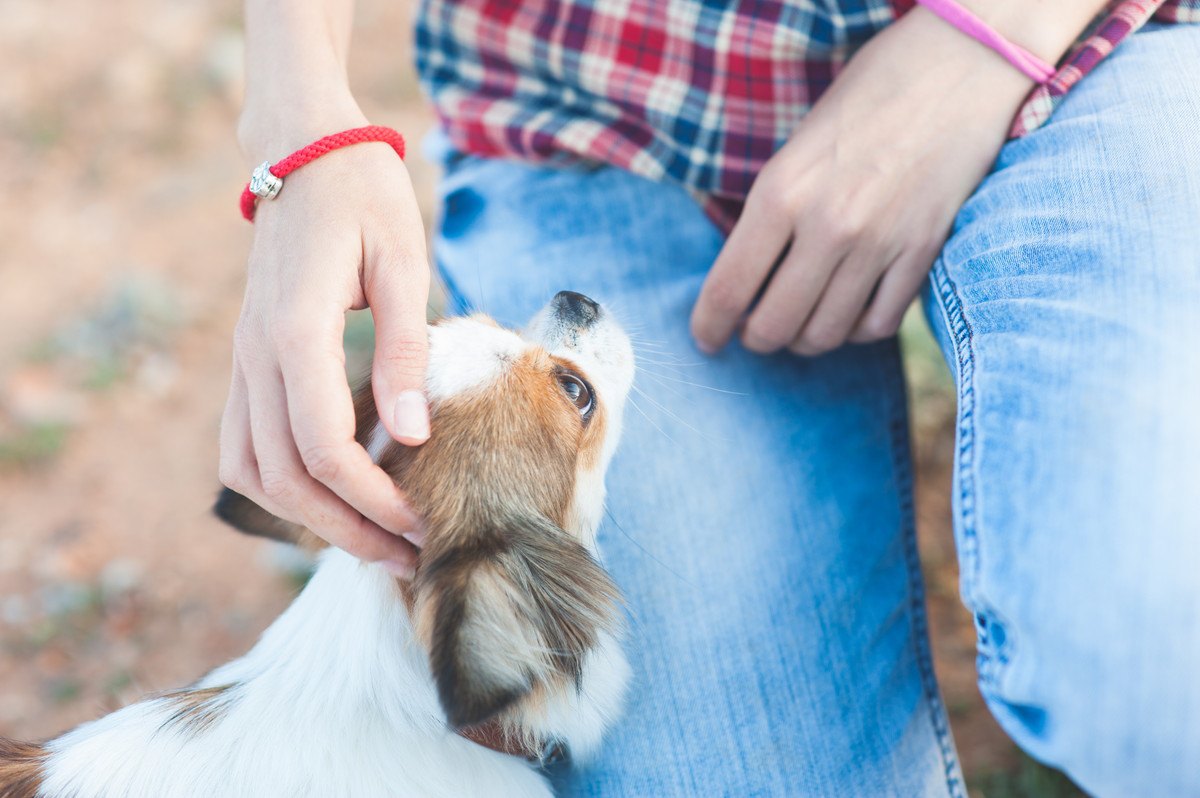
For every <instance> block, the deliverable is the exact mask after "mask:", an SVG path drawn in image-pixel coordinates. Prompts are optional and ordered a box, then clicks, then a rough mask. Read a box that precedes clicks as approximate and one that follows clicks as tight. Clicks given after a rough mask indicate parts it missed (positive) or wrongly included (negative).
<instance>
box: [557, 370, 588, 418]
mask: <svg viewBox="0 0 1200 798" xmlns="http://www.w3.org/2000/svg"><path fill="white" fill-rule="evenodd" d="M558 384H559V385H561V386H562V389H563V391H564V392H565V393H566V394H567V398H568V399H570V400H571V403H572V404H574V405H575V406H576V407H577V408H579V413H580V414H581V415H584V416H586V415H587V414H588V413H590V412H592V390H591V388H589V387H588V384H587V383H586V382H584V381H583V380H581V379H579V378H578V377H576V376H575V375H574V374H559V375H558Z"/></svg>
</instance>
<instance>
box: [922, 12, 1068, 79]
mask: <svg viewBox="0 0 1200 798" xmlns="http://www.w3.org/2000/svg"><path fill="white" fill-rule="evenodd" d="M917 4H918V5H922V6H925V7H926V8H928V9H929V10H930V11H932V12H933V13H935V14H937V15H938V16H939V17H941V18H942V19H944V20H945V21H946V22H948V23H950V24H951V25H953V26H954V27H956V28H958V29H959V30H960V31H962V32H963V33H965V34H967V35H968V36H970V37H971V38H972V39H975V40H976V41H978V42H980V43H982V44H985V45H987V46H988V47H990V48H992V49H993V50H995V51H996V52H997V53H999V54H1000V55H1001V56H1003V57H1004V59H1005V60H1006V61H1008V63H1010V64H1012V65H1013V66H1015V67H1016V68H1017V69H1019V70H1021V72H1022V73H1023V74H1024V75H1025V76H1026V77H1028V78H1029V79H1030V80H1032V81H1034V82H1035V83H1038V84H1042V83H1045V82H1047V81H1048V80H1050V78H1052V77H1054V71H1055V70H1054V66H1053V65H1052V64H1048V63H1046V62H1045V61H1044V60H1042V59H1041V58H1039V57H1038V56H1036V55H1034V54H1033V53H1031V52H1029V51H1028V50H1026V49H1025V48H1024V47H1022V46H1021V45H1019V44H1013V43H1012V42H1010V41H1009V40H1008V39H1006V38H1004V36H1003V35H1001V33H1000V32H999V31H997V30H996V29H995V28H993V27H992V26H991V25H989V24H987V23H986V22H984V21H983V20H982V19H980V18H979V17H977V16H975V15H974V14H972V13H971V12H970V11H968V10H967V9H965V8H963V7H962V6H961V5H959V4H958V3H957V2H955V0H917Z"/></svg>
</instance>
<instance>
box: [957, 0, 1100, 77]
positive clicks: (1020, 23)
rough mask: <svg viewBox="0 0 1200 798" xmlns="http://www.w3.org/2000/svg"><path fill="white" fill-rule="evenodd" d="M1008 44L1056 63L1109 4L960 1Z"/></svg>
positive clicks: (1081, 0) (1079, 0)
mask: <svg viewBox="0 0 1200 798" xmlns="http://www.w3.org/2000/svg"><path fill="white" fill-rule="evenodd" d="M959 2H960V3H961V5H962V6H963V7H964V8H966V9H967V10H969V11H971V12H972V13H973V14H975V15H976V16H978V17H979V18H980V19H982V20H983V21H984V22H986V23H988V24H989V25H991V26H992V27H993V28H995V29H996V30H997V31H999V32H1000V33H1001V34H1002V35H1003V36H1004V37H1005V38H1007V39H1008V40H1009V41H1011V42H1014V43H1016V44H1019V45H1021V46H1022V47H1024V48H1025V49H1026V50H1028V51H1029V52H1031V53H1033V54H1034V55H1037V56H1040V57H1041V58H1043V59H1044V60H1046V61H1047V62H1049V63H1051V64H1054V63H1057V61H1058V60H1059V59H1060V58H1062V55H1063V53H1065V52H1066V51H1067V49H1068V48H1069V47H1070V46H1071V45H1072V44H1073V43H1074V42H1075V40H1076V38H1078V36H1079V34H1080V32H1081V31H1083V30H1084V28H1086V27H1087V25H1088V23H1089V22H1091V21H1092V19H1093V18H1094V17H1095V16H1096V15H1097V14H1099V13H1100V12H1101V11H1102V10H1103V9H1104V6H1105V5H1106V3H1105V1H1104V0H959Z"/></svg>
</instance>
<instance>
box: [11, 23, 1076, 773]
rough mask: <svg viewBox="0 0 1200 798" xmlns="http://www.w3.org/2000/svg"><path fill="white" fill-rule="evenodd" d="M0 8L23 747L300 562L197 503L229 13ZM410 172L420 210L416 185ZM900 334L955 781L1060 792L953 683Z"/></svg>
mask: <svg viewBox="0 0 1200 798" xmlns="http://www.w3.org/2000/svg"><path fill="white" fill-rule="evenodd" d="M359 6H360V8H359V11H358V19H357V32H356V37H355V44H356V47H355V54H354V57H353V62H352V70H351V71H352V80H353V83H354V86H355V89H356V92H357V94H358V96H359V98H360V101H361V102H362V104H363V106H364V108H365V110H366V111H367V114H368V116H369V117H370V118H371V119H372V120H373V121H375V122H376V123H379V124H386V125H392V126H394V127H396V128H398V129H400V130H403V131H405V133H406V135H407V136H408V137H409V139H410V140H411V141H417V140H419V138H420V135H421V133H422V132H423V131H424V130H426V129H428V127H429V125H430V124H431V119H430V116H429V114H428V112H427V111H426V110H425V108H424V106H423V104H422V102H421V98H420V95H419V92H418V90H417V88H416V86H415V82H414V80H413V76H412V71H411V67H410V66H409V64H410V58H409V54H410V45H409V30H410V27H409V20H408V19H407V18H406V16H407V13H408V11H407V10H406V9H407V7H408V4H400V3H388V2H383V0H369V1H367V0H364V1H363V2H360V4H359ZM0 10H2V11H3V18H4V22H3V24H0V164H3V167H4V168H3V169H2V170H0V734H4V735H7V736H14V737H22V738H42V737H46V736H48V735H52V734H54V733H56V732H58V731H61V730H62V729H64V728H66V727H69V726H71V725H73V724H76V723H79V722H81V721H83V720H86V719H89V718H92V717H95V716H96V715H98V714H100V713H102V712H105V711H109V710H112V709H114V708H116V707H118V706H121V705H123V704H124V703H127V702H129V701H131V700H133V699H135V698H137V697H138V696H139V695H141V694H143V693H145V692H147V691H152V690H158V689H163V688H168V687H173V686H178V685H181V684H185V683H187V682H189V681H191V680H193V679H194V678H196V677H197V676H198V675H200V674H201V673H203V672H204V671H206V670H207V669H209V668H211V667H212V666H214V665H216V664H218V663H220V662H223V661H225V660H227V659H229V658H231V657H233V656H235V655H237V654H238V653H240V652H242V651H244V650H245V649H246V648H247V647H249V646H250V645H251V644H252V643H253V641H254V640H255V638H256V637H257V635H258V634H259V633H260V632H261V630H262V629H263V628H264V627H265V626H266V625H267V624H268V623H269V622H270V621H271V620H272V619H273V618H274V617H275V616H276V615H277V614H278V613H279V612H280V610H281V609H282V608H283V607H284V606H285V605H286V604H287V602H288V601H289V599H290V597H291V596H292V595H293V594H294V591H295V589H296V585H297V577H296V574H297V571H298V568H299V566H298V564H297V563H296V561H295V560H294V558H291V557H289V556H288V555H287V553H286V552H284V551H281V550H280V549H278V548H274V547H271V546H270V545H268V544H264V543H261V542H257V541H253V540H250V539H247V538H244V537H241V536H239V535H236V534H233V533H231V532H229V531H227V530H226V529H225V528H223V527H222V526H221V525H220V524H219V523H218V522H217V521H216V520H214V519H213V518H212V517H211V516H210V515H209V513H208V507H209V505H210V503H211V500H212V498H213V496H214V495H215V491H216V488H217V482H216V462H217V425H218V421H219V418H220V413H221V408H222V405H223V402H224V396H225V391H226V387H227V380H228V374H229V347H230V336H231V332H232V329H233V325H234V322H235V319H236V317H237V312H238V307H239V302H240V296H241V289H242V280H243V278H242V271H243V268H244V258H245V253H246V252H247V249H248V245H249V241H250V228H249V226H248V225H246V224H245V223H244V222H243V221H242V220H241V219H240V217H239V216H238V213H237V207H236V200H237V195H238V193H239V191H240V188H241V185H242V183H243V181H244V179H245V175H246V173H247V165H246V164H244V163H243V161H242V159H241V156H240V154H239V152H238V149H237V146H236V142H235V140H234V136H233V130H234V126H235V121H236V115H237V109H238V102H239V97H240V92H241V34H240V12H239V7H238V4H237V3H236V2H231V0H220V1H219V2H213V3H200V2H195V0H166V1H164V0H158V1H157V2H152V0H110V2H106V3H93V2H84V0H59V2H55V3H21V2H7V3H6V2H0ZM412 149H416V148H412ZM410 170H411V171H412V173H413V175H414V181H415V183H416V185H417V188H418V191H419V194H420V196H421V199H422V205H423V210H424V211H425V212H426V215H427V218H429V214H430V211H431V210H432V208H431V196H432V186H433V181H434V179H435V177H436V176H435V174H434V173H433V169H432V167H431V166H429V165H427V164H426V163H424V162H423V161H421V159H420V158H419V157H413V158H411V159H410ZM909 345H910V347H911V348H912V353H911V354H912V357H911V359H910V364H909V370H910V372H911V375H910V376H911V377H912V381H913V394H914V402H915V411H914V427H915V429H916V432H917V445H916V450H917V455H918V463H919V473H920V477H919V500H918V512H919V516H920V528H921V538H922V549H923V558H924V562H925V566H926V571H927V575H928V590H929V599H930V607H931V632H932V635H933V639H934V646H935V651H936V653H937V670H938V673H939V675H940V677H941V684H942V689H943V691H944V694H945V700H946V704H947V706H948V707H949V710H950V713H951V717H952V722H953V725H954V729H955V732H956V734H957V739H958V746H959V751H960V753H961V754H962V757H963V759H964V762H965V764H966V770H967V773H968V777H969V781H970V783H971V785H972V789H973V793H974V794H977V795H988V796H1006V795H1062V794H1069V793H1068V787H1067V786H1066V785H1065V784H1064V783H1063V782H1062V781H1061V780H1060V779H1058V778H1056V777H1055V776H1054V775H1052V774H1050V773H1049V772H1048V771H1045V770H1043V769H1041V768H1039V767H1037V766H1034V765H1033V764H1032V763H1030V762H1029V761H1028V760H1026V759H1024V758H1022V757H1021V756H1020V755H1018V754H1017V752H1016V751H1015V750H1014V748H1013V746H1012V745H1011V744H1010V743H1009V742H1008V741H1007V739H1006V738H1005V737H1004V736H1003V734H1002V733H1001V732H1000V731H999V730H998V729H997V728H996V726H995V724H994V723H993V722H992V720H991V718H990V716H989V715H988V714H987V712H986V711H985V710H984V709H983V707H982V703H981V701H980V699H979V697H978V693H977V691H976V689H975V686H974V639H973V632H972V629H971V623H970V618H969V617H968V615H967V614H966V612H965V611H964V610H963V609H962V607H961V605H960V604H959V603H958V599H957V587H956V584H957V578H956V573H955V562H954V550H953V541H952V536H951V532H950V529H949V499H948V489H949V479H950V477H949V474H950V455H951V444H952V423H953V397H952V395H951V394H950V393H949V392H948V383H947V381H946V376H945V374H944V373H943V372H941V371H940V370H939V366H938V365H937V355H936V353H935V352H933V350H932V349H931V347H930V344H929V342H928V340H927V339H922V338H921V337H920V334H919V333H914V335H913V336H911V341H910V343H909Z"/></svg>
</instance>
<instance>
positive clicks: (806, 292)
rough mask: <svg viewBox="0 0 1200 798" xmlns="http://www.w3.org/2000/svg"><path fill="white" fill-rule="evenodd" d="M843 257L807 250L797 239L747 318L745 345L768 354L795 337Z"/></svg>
mask: <svg viewBox="0 0 1200 798" xmlns="http://www.w3.org/2000/svg"><path fill="white" fill-rule="evenodd" d="M840 260H841V253H839V252H837V251H836V250H833V249H818V250H815V251H806V247H805V246H804V245H803V242H802V241H800V240H797V241H796V242H795V243H794V244H793V245H792V248H791V250H790V251H789V252H788V254H787V257H786V258H784V260H783V263H782V264H781V265H780V267H779V270H778V271H777V272H776V273H775V276H774V277H773V278H771V283H770V285H768V286H767V290H766V292H765V293H764V294H763V296H762V299H760V300H759V301H758V305H757V306H756V307H755V308H754V311H753V312H752V313H751V314H750V318H749V319H747V320H746V329H745V330H743V332H742V345H743V346H745V347H746V348H747V349H749V350H750V351H752V352H758V353H759V354H769V353H771V352H775V351H777V350H779V349H782V348H784V347H785V346H787V345H788V344H790V343H791V342H792V341H793V340H795V338H796V334H797V333H799V332H800V328H801V327H802V326H803V325H804V322H805V321H806V320H807V319H808V316H809V314H810V313H811V312H812V310H813V308H814V307H815V306H816V304H817V302H818V301H819V300H820V298H821V295H822V293H823V292H824V290H825V285H826V284H827V283H828V282H829V279H830V275H831V274H832V273H833V271H834V269H835V268H836V267H837V266H838V262H839V261H840Z"/></svg>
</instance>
